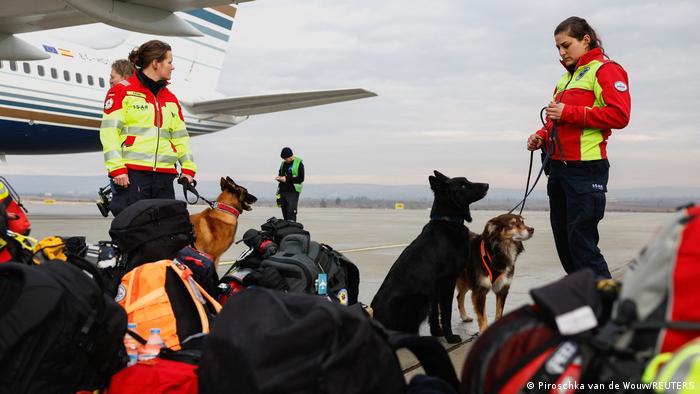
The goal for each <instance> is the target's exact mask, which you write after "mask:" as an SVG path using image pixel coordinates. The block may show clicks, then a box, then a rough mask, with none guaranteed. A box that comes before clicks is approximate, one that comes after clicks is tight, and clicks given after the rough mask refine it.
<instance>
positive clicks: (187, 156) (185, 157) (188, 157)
mask: <svg viewBox="0 0 700 394" xmlns="http://www.w3.org/2000/svg"><path fill="white" fill-rule="evenodd" d="M179 160H180V163H184V162H186V161H194V156H192V154H191V153H185V154H184V155H183V156H182V157H181V158H180V159H179Z"/></svg>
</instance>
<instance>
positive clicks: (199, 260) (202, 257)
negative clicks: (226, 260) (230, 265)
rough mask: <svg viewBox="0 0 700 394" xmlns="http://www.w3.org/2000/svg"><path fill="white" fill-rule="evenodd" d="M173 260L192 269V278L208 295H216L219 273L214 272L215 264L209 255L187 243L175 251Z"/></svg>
mask: <svg viewBox="0 0 700 394" xmlns="http://www.w3.org/2000/svg"><path fill="white" fill-rule="evenodd" d="M175 260H177V261H179V262H181V263H183V264H185V265H186V266H187V268H189V269H190V270H191V271H192V276H193V277H194V280H195V281H197V283H199V285H200V286H202V287H203V288H204V290H206V292H207V293H209V295H212V296H217V295H218V292H219V290H218V288H217V286H218V285H219V275H218V274H217V273H216V265H215V264H214V260H213V259H212V257H211V256H210V255H208V254H206V253H204V252H202V251H200V250H197V249H195V248H193V247H192V246H189V245H188V246H185V247H184V248H182V249H180V250H179V251H178V252H177V254H176V255H175Z"/></svg>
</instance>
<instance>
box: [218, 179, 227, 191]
mask: <svg viewBox="0 0 700 394" xmlns="http://www.w3.org/2000/svg"><path fill="white" fill-rule="evenodd" d="M219 184H220V185H221V191H224V190H226V185H227V184H228V182H226V178H224V177H221V181H220V182H219Z"/></svg>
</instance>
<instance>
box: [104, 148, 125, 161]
mask: <svg viewBox="0 0 700 394" xmlns="http://www.w3.org/2000/svg"><path fill="white" fill-rule="evenodd" d="M104 156H105V161H109V160H114V159H121V157H122V154H121V153H120V152H119V151H116V150H111V151H108V152H105V153H104Z"/></svg>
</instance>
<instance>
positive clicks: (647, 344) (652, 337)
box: [591, 205, 700, 387]
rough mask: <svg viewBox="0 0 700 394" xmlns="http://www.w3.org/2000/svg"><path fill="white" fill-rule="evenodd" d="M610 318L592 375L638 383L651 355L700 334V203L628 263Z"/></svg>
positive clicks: (672, 349)
mask: <svg viewBox="0 0 700 394" xmlns="http://www.w3.org/2000/svg"><path fill="white" fill-rule="evenodd" d="M622 283H623V286H622V291H621V293H620V296H619V299H618V300H617V303H616V305H615V308H614V311H613V316H612V318H611V320H610V321H609V322H608V323H607V324H606V325H605V326H604V327H602V328H601V329H600V331H599V333H598V335H597V336H596V337H595V338H594V341H593V345H594V346H595V349H596V350H597V352H598V353H597V357H596V360H595V362H596V367H595V368H594V370H593V373H592V377H591V379H595V380H596V381H600V382H610V381H612V382H616V383H617V384H618V385H619V386H620V387H623V383H625V382H640V381H641V376H642V373H643V371H644V368H645V366H646V365H647V364H648V363H649V361H650V360H651V358H652V357H654V356H655V355H657V354H661V353H669V352H675V351H676V350H677V349H678V348H679V347H681V346H683V345H684V344H685V343H687V342H689V341H691V340H693V339H694V338H696V337H698V336H700V309H699V308H698V307H697V301H698V300H699V299H700V287H698V283H700V206H697V205H695V206H693V205H691V206H688V207H685V208H682V209H681V210H679V212H678V213H677V214H676V215H675V216H674V217H673V218H672V219H671V220H669V222H667V223H666V224H665V225H664V226H663V227H662V228H661V229H660V230H659V231H657V233H656V234H655V236H654V237H653V238H652V240H651V241H650V242H649V243H647V244H646V246H645V247H644V248H642V250H641V251H640V252H639V254H638V255H637V257H636V258H635V259H634V260H633V261H632V262H631V263H630V265H629V268H628V270H627V272H626V273H625V276H624V278H623V282H622Z"/></svg>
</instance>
